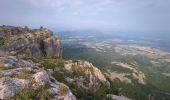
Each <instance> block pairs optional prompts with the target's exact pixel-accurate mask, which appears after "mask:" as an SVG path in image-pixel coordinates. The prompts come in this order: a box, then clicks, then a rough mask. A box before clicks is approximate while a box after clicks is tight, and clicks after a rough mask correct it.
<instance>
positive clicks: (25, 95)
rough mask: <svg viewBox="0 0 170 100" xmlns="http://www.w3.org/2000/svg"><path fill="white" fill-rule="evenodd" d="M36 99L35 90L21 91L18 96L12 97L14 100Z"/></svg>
mask: <svg viewBox="0 0 170 100" xmlns="http://www.w3.org/2000/svg"><path fill="white" fill-rule="evenodd" d="M33 98H35V93H34V90H33V89H30V88H26V89H23V90H21V91H20V92H19V93H18V94H16V95H15V96H14V97H12V98H11V99H12V100H32V99H33Z"/></svg>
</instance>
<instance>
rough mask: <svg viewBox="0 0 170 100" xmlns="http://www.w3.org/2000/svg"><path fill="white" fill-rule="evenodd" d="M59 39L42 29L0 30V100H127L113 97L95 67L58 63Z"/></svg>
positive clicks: (3, 28)
mask: <svg viewBox="0 0 170 100" xmlns="http://www.w3.org/2000/svg"><path fill="white" fill-rule="evenodd" d="M61 53H62V49H61V44H60V39H59V38H58V37H56V36H54V35H53V34H52V32H51V31H49V30H48V29H45V28H40V29H33V30H30V29H28V28H27V27H25V28H21V27H12V26H1V27H0V99H12V100H30V99H31V100H39V99H40V100H76V99H78V100H107V99H109V100H110V99H111V100H129V99H127V98H125V97H121V96H116V95H113V94H117V91H115V90H113V89H112V88H111V86H112V85H111V84H110V81H108V79H107V78H106V76H105V75H104V74H103V73H102V71H101V70H99V69H98V68H97V67H95V66H93V64H91V63H90V62H87V61H82V60H64V59H60V58H59V57H60V56H61Z"/></svg>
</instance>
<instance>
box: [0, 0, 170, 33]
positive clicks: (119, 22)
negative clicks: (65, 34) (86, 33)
mask: <svg viewBox="0 0 170 100" xmlns="http://www.w3.org/2000/svg"><path fill="white" fill-rule="evenodd" d="M0 12H1V14H0V24H1V25H2V24H8V25H21V26H22V25H27V26H30V27H39V26H44V27H48V28H53V29H55V28H56V29H61V30H69V29H70V30H71V29H112V30H124V31H126V30H127V31H129V30H130V31H136V32H138V31H142V32H155V33H156V32H158V33H170V0H0Z"/></svg>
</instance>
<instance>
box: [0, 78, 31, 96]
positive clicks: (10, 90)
mask: <svg viewBox="0 0 170 100" xmlns="http://www.w3.org/2000/svg"><path fill="white" fill-rule="evenodd" d="M28 84H29V81H28V80H25V79H18V78H10V77H3V78H0V99H5V98H9V97H12V96H14V95H15V94H16V93H18V92H19V90H20V89H22V88H25V87H27V86H28Z"/></svg>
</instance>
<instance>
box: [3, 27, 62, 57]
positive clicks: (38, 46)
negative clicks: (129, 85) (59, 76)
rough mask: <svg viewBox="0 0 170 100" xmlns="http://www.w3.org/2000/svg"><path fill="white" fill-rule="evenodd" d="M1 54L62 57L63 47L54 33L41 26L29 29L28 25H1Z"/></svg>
mask: <svg viewBox="0 0 170 100" xmlns="http://www.w3.org/2000/svg"><path fill="white" fill-rule="evenodd" d="M0 50H1V52H0V54H1V55H4V54H6V55H22V56H23V55H25V56H34V57H40V56H46V57H47V56H55V57H61V53H62V47H61V44H60V39H59V37H57V36H54V35H53V33H52V32H51V31H50V30H48V29H46V28H43V27H41V28H40V29H28V28H27V27H25V28H22V27H13V26H1V27H0Z"/></svg>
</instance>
